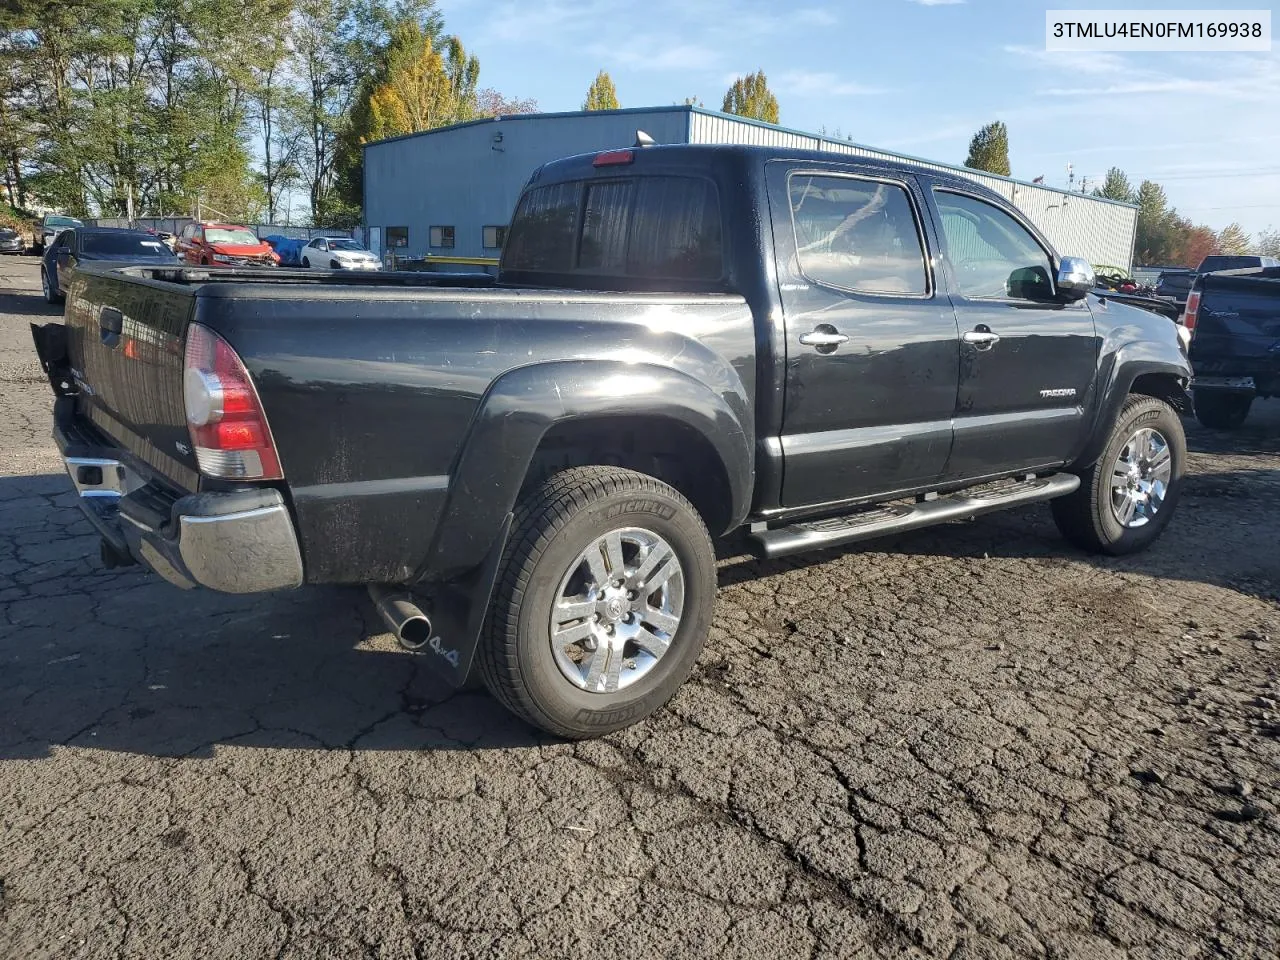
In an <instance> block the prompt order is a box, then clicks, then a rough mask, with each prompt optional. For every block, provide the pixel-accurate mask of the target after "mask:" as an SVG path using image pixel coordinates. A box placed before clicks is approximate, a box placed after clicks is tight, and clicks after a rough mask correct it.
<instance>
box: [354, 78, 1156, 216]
mask: <svg viewBox="0 0 1280 960" xmlns="http://www.w3.org/2000/svg"><path fill="white" fill-rule="evenodd" d="M641 113H649V114H653V113H687V114H689V115H690V117H691V118H692V115H693V114H695V113H698V114H701V115H702V116H704V117H716V118H718V119H721V120H731V121H733V122H734V123H745V124H747V125H749V126H754V127H762V128H764V129H766V130H776V131H778V132H780V133H788V134H791V135H792V136H797V137H810V138H812V139H814V140H817V141H818V142H819V144H824V143H838V144H840V145H842V146H849V147H856V148H858V149H859V150H871V151H874V152H875V153H886V154H889V156H890V157H892V158H893V159H895V160H903V161H906V162H907V163H915V164H926V165H929V166H934V167H943V168H944V169H947V170H953V171H955V172H956V173H958V174H960V175H961V176H965V177H972V176H974V175H975V174H977V175H980V176H984V177H994V178H995V179H996V180H1003V181H1004V182H1006V183H1012V184H1015V185H1016V186H1019V187H1031V188H1032V189H1035V190H1048V191H1050V192H1052V193H1058V194H1063V195H1064V196H1068V197H1084V198H1085V199H1087V200H1094V201H1097V202H1098V203H1110V204H1113V205H1115V206H1117V207H1128V208H1129V209H1131V210H1136V209H1138V204H1136V203H1128V202H1126V201H1124V200H1112V199H1111V198H1110V197H1095V196H1093V195H1092V194H1089V193H1077V192H1076V191H1074V190H1064V189H1063V188H1062V187H1051V186H1049V185H1048V184H1044V183H1032V182H1031V181H1029V180H1019V179H1018V178H1016V177H1006V176H1004V175H1003V174H999V173H990V172H989V171H987V170H975V169H973V168H972V167H965V166H962V165H958V164H954V163H946V162H944V161H941V160H930V159H928V158H927V157H917V156H914V155H912V154H909V153H899V152H897V151H896V150H889V149H887V148H885V147H872V146H868V145H867V144H865V143H858V142H856V141H854V140H837V139H836V138H835V137H827V136H824V135H823V134H820V133H812V132H811V131H808V130H797V129H795V128H793V127H784V126H781V125H779V124H776V123H765V122H764V121H763V120H756V119H754V118H752V117H740V116H738V115H737V114H733V113H724V112H723V111H720V110H708V109H707V108H706V107H695V106H693V105H692V104H684V103H676V104H671V105H670V106H665V107H623V108H620V109H618V110H562V111H559V112H557V113H514V114H510V115H508V116H505V117H483V118H481V119H479V120H464V121H463V122H462V123H453V124H450V125H448V126H446V127H436V128H435V129H434V130H419V131H418V132H417V133H404V134H401V135H400V136H398V137H387V138H386V139H384V140H374V141H373V142H371V143H363V144H361V145H360V147H361V151H362V155H363V151H364V150H366V149H368V148H369V147H376V146H381V145H382V144H385V143H395V142H396V141H399V140H410V139H412V138H414V137H429V136H432V135H433V134H437V133H445V132H447V131H451V130H460V129H462V128H463V127H475V126H479V125H480V124H484V123H505V122H507V121H510V120H534V119H544V120H560V119H565V118H567V117H585V116H625V115H627V114H641ZM689 132H692V121H691V124H690V130H689ZM819 150H821V147H819ZM826 152H830V151H826Z"/></svg>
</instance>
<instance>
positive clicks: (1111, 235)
mask: <svg viewBox="0 0 1280 960" xmlns="http://www.w3.org/2000/svg"><path fill="white" fill-rule="evenodd" d="M689 142H690V143H740V144H758V145H763V146H773V147H795V148H799V149H806V150H823V151H828V152H831V153H842V154H846V155H849V156H855V157H866V158H867V159H871V160H891V161H893V162H894V163H909V164H912V165H913V166H917V167H924V168H925V169H928V170H935V171H937V172H939V173H945V174H949V175H951V176H961V177H965V178H967V179H969V180H972V181H974V182H975V183H980V184H982V186H984V187H986V188H987V189H989V190H991V191H993V192H995V193H998V194H999V195H1000V196H1002V197H1004V198H1005V199H1006V200H1008V201H1009V202H1010V203H1012V204H1013V205H1014V206H1016V207H1017V208H1018V209H1019V210H1020V211H1022V213H1023V215H1024V216H1026V218H1027V219H1028V220H1029V221H1031V223H1033V224H1035V226H1036V227H1037V228H1039V230H1040V231H1041V232H1042V233H1043V234H1044V235H1045V237H1047V238H1048V240H1049V242H1050V243H1051V244H1053V247H1054V249H1055V250H1056V251H1057V252H1058V253H1059V254H1062V255H1064V256H1079V257H1084V258H1085V259H1087V260H1089V261H1090V262H1091V263H1094V264H1107V265H1111V266H1118V267H1123V268H1124V269H1126V270H1128V269H1129V268H1130V266H1131V265H1132V262H1133V240H1134V234H1135V232H1136V230H1137V223H1138V211H1137V209H1136V208H1135V207H1127V206H1122V205H1119V204H1114V203H1107V202H1105V201H1101V200H1095V199H1094V198H1092V197H1089V196H1087V195H1085V194H1075V193H1066V192H1064V191H1061V190H1052V189H1048V188H1044V187H1038V186H1035V185H1034V184H1024V183H1018V182H1016V181H1012V180H1006V179H1005V178H1003V177H996V176H992V175H990V174H985V173H980V172H978V171H969V170H964V169H958V168H956V167H952V166H949V165H947V164H943V163H929V162H928V161H921V160H916V159H914V158H911V157H903V156H901V155H899V154H895V153H890V152H888V151H887V150H873V149H871V148H869V147H863V146H861V145H859V144H855V143H846V142H843V141H840V140H830V139H827V138H825V137H810V136H803V135H800V134H796V133H794V132H791V131H787V130H779V129H776V128H771V127H762V126H759V125H757V124H754V123H746V122H742V121H737V120H734V119H732V118H730V117H723V116H708V115H707V114H701V113H694V114H693V115H692V116H691V118H690V128H689Z"/></svg>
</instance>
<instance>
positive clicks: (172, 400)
mask: <svg viewBox="0 0 1280 960" xmlns="http://www.w3.org/2000/svg"><path fill="white" fill-rule="evenodd" d="M1093 285H1094V277H1093V272H1092V269H1091V268H1090V267H1089V266H1088V264H1087V263H1086V262H1084V261H1081V260H1075V259H1073V258H1060V257H1058V255H1057V254H1055V253H1054V252H1053V250H1052V249H1051V248H1050V246H1049V244H1048V243H1047V242H1046V241H1045V240H1044V238H1043V237H1042V236H1040V235H1039V234H1038V233H1037V232H1036V231H1035V229H1033V228H1032V227H1031V226H1030V225H1029V224H1028V223H1027V222H1026V221H1025V219H1024V218H1023V217H1022V216H1021V215H1020V214H1019V213H1018V212H1017V210H1016V209H1015V208H1013V207H1011V206H1009V205H1008V204H1007V203H1006V202H1005V201H1004V200H1003V199H1001V198H1000V197H998V196H997V195H995V194H994V193H991V192H989V191H987V190H985V189H983V188H981V187H979V186H977V185H975V184H974V183H972V182H969V181H967V180H963V179H960V178H957V177H953V176H950V175H946V174H943V173H939V172H936V171H932V170H928V169H924V168H921V167H915V166H909V165H893V164H888V163H882V162H878V161H876V162H873V161H869V160H864V159H860V158H856V157H844V156H839V155H833V154H830V153H807V152H796V151H786V150H779V149H763V148H755V147H736V146H733V147H730V146H725V147H703V146H673V147H650V148H646V149H622V150H611V151H606V152H604V153H600V154H595V155H587V156H581V157H575V158H570V159H566V160H562V161H557V162H555V163H552V164H548V165H546V166H544V167H542V168H541V169H539V170H538V171H537V172H535V173H534V175H533V177H532V178H531V180H530V181H529V183H528V185H527V187H526V189H525V191H524V193H523V194H522V196H521V199H520V201H519V204H518V207H517V210H516V213H515V215H514V217H513V219H512V224H511V230H510V233H509V236H508V241H507V244H506V246H505V249H504V251H503V259H502V265H501V270H500V273H499V276H498V277H497V278H496V280H495V279H492V278H486V277H475V276H446V275H424V274H367V275H358V274H357V275H351V274H338V273H329V272H318V271H315V270H311V271H301V270H299V271H270V272H268V271H254V270H246V269H221V270H219V269H196V268H189V267H186V268H153V267H129V268H121V269H115V270H106V269H95V268H86V269H84V270H82V271H78V272H77V274H76V276H75V279H74V280H73V282H72V288H71V291H70V296H69V298H68V301H67V316H66V325H65V327H64V326H63V325H59V324H50V325H46V326H44V327H37V328H35V330H34V333H35V337H36V342H37V348H38V350H39V353H40V356H41V359H42V361H43V363H44V365H45V369H46V371H47V372H48V374H49V377H50V381H51V383H52V385H53V387H54V390H55V392H56V393H57V395H58V399H57V401H56V404H55V436H56V438H57V442H58V444H59V446H60V448H61V450H62V451H63V455H64V457H65V459H66V462H67V467H68V471H69V472H70V474H71V477H72V479H73V481H74V483H75V486H76V488H77V490H78V491H79V492H80V494H81V497H82V499H81V503H82V505H83V507H84V508H85V510H86V512H87V513H88V515H89V516H90V518H91V519H92V520H93V521H94V523H95V524H96V525H97V527H98V529H99V530H100V531H101V532H102V534H103V538H104V539H103V543H104V546H103V555H104V558H105V559H106V560H107V561H108V562H109V563H127V562H133V561H134V560H142V561H143V562H145V563H147V564H148V565H150V566H151V567H152V569H154V570H156V571H157V572H159V573H160V574H161V575H163V576H164V577H166V578H167V579H169V580H171V581H172V582H174V583H175V584H178V585H180V586H192V585H194V584H202V585H204V586H207V587H211V588H213V589H217V590H225V591H233V592H252V591H261V590H271V589H280V588H288V587H294V586H298V585H300V584H302V583H304V582H306V583H362V584H368V585H370V592H371V593H372V595H373V598H374V600H375V602H376V604H377V607H378V609H379V611H380V612H381V614H382V616H383V617H384V619H385V620H386V621H387V622H388V624H389V625H390V626H391V628H392V629H393V630H394V631H395V632H396V634H397V636H398V637H399V638H400V640H401V642H402V643H403V644H405V645H406V646H408V647H410V648H424V652H425V653H426V655H427V656H429V657H430V658H431V660H432V662H433V663H435V664H436V665H437V666H439V667H440V669H441V670H442V671H443V673H444V674H445V675H446V676H447V677H449V679H451V680H452V681H454V682H462V681H463V680H464V679H465V678H466V677H467V675H468V672H469V670H470V669H471V667H472V664H473V661H474V662H475V664H476V666H477V667H478V670H479V673H480V674H481V676H482V677H483V679H484V681H485V683H486V685H487V686H488V687H489V689H490V690H491V691H492V692H493V693H494V694H495V695H496V696H497V697H498V698H499V699H500V700H501V701H502V702H503V703H505V704H506V705H507V706H508V707H510V708H511V709H512V710H513V711H515V712H516V713H517V714H518V715H520V716H521V717H523V718H525V719H526V720H528V721H529V722H531V723H534V724H537V725H538V726H541V727H543V728H544V729H546V730H549V731H551V732H553V733H556V734H559V735H563V736H570V737H584V736H595V735H599V734H603V733H606V732H608V731H610V730H615V729H618V728H620V727H622V726H625V725H627V724H630V723H633V722H635V721H637V720H639V719H640V718H641V717H643V716H645V715H646V714H648V713H650V712H651V711H653V710H654V709H656V708H658V707H659V706H660V705H662V704H663V703H665V702H666V701H667V700H668V699H669V698H670V697H671V696H672V694H673V693H674V692H675V690H676V688H677V687H678V685H679V684H680V683H681V682H682V681H683V680H684V679H685V677H686V676H687V675H688V674H689V671H690V670H691V669H692V667H693V664H694V662H695V660H696V659H697V657H698V655H699V653H700V651H701V649H702V646H703V642H704V640H705V637H706V635H707V632H708V630H709V628H710V625H711V621H712V614H713V604H714V599H715V593H716V564H715V554H714V551H713V546H712V538H713V537H721V536H726V535H729V534H731V533H734V532H739V533H741V534H743V535H745V539H746V541H747V543H748V544H750V546H751V548H752V549H754V550H755V552H756V553H758V554H759V555H761V556H765V557H774V556H781V555H785V554H789V553H795V552H798V551H803V550H812V549H818V548H823V547H830V546H836V545H841V544H848V543H854V542H857V541H861V540H866V539H869V538H872V537H876V536H881V535H886V534H894V533H900V532H903V531H907V530H913V529H916V528H919V527H923V526H926V525H928V524H934V523H939V522H943V521H947V520H951V519H955V518H965V517H972V516H975V515H978V514H981V513H985V512H987V511H990V510H996V509H1000V508H1004V507H1010V506H1018V505H1022V504H1027V503H1030V502H1035V501H1047V500H1052V507H1053V514H1054V517H1055V519H1056V521H1057V523H1058V526H1059V527H1060V529H1061V530H1062V532H1063V533H1064V535H1065V536H1066V537H1068V538H1069V539H1070V540H1071V541H1073V542H1074V543H1076V544H1078V545H1080V546H1081V547H1083V548H1085V549H1088V550H1092V551H1097V552H1103V553H1111V554H1121V553H1128V552H1131V551H1135V550H1140V549H1143V548H1145V547H1146V546H1148V545H1149V544H1150V543H1151V542H1152V541H1153V540H1154V539H1155V538H1156V537H1157V536H1158V535H1159V534H1160V532H1161V531H1162V530H1163V528H1164V527H1165V526H1166V525H1167V523H1168V522H1169V519H1170V517H1171V515H1172V513H1173V511H1174V508H1175V506H1176V503H1177V501H1178V497H1179V492H1180V489H1181V478H1182V473H1183V466H1184V461H1185V440H1184V437H1183V433H1182V427H1181V423H1180V421H1179V418H1178V412H1179V410H1186V409H1188V407H1189V398H1188V396H1187V393H1186V388H1187V385H1188V382H1189V377H1190V373H1191V371H1190V368H1189V366H1188V363H1187V358H1186V356H1185V354H1184V352H1183V350H1182V348H1181V346H1180V342H1179V339H1178V336H1177V334H1176V332H1175V326H1174V325H1173V324H1171V323H1169V321H1168V320H1167V319H1165V318H1163V317H1159V316H1156V315H1154V314H1152V313H1149V312H1147V311H1145V310H1141V309H1136V308H1133V307H1130V306H1127V305H1125V304H1122V303H1118V302H1112V301H1106V300H1100V299H1098V298H1097V297H1095V296H1093V295H1092V294H1091V293H1090V291H1091V289H1092V288H1093ZM843 588H844V587H843V585H840V584H834V585H833V592H837V593H838V592H839V590H841V589H843Z"/></svg>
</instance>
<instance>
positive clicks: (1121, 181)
mask: <svg viewBox="0 0 1280 960" xmlns="http://www.w3.org/2000/svg"><path fill="white" fill-rule="evenodd" d="M1093 195H1094V196H1095V197H1105V198H1106V199H1108V200H1121V201H1123V202H1125V203H1137V202H1138V198H1137V195H1136V194H1135V193H1134V192H1133V186H1132V185H1131V184H1130V183H1129V178H1128V177H1127V176H1125V173H1124V171H1123V170H1121V169H1120V168H1119V167H1112V168H1111V169H1110V170H1108V171H1107V179H1106V180H1104V181H1103V183H1102V186H1101V187H1099V188H1097V189H1096V190H1094V191H1093Z"/></svg>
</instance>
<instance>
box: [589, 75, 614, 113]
mask: <svg viewBox="0 0 1280 960" xmlns="http://www.w3.org/2000/svg"><path fill="white" fill-rule="evenodd" d="M582 109H583V110H617V109H618V88H617V87H615V86H614V85H613V78H612V77H610V76H609V74H607V73H605V72H604V71H603V70H601V71H600V72H599V73H597V74H596V78H595V79H594V80H592V81H591V86H590V87H588V88H587V99H586V100H584V101H583V102H582Z"/></svg>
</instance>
